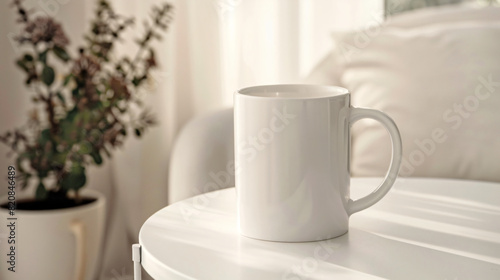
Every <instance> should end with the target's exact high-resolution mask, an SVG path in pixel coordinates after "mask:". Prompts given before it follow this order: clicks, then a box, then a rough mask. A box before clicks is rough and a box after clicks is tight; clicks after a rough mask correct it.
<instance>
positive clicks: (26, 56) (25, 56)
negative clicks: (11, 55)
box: [23, 54, 33, 61]
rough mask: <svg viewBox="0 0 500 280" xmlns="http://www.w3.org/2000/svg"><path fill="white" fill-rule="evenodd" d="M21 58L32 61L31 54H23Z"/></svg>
mask: <svg viewBox="0 0 500 280" xmlns="http://www.w3.org/2000/svg"><path fill="white" fill-rule="evenodd" d="M23 59H24V60H25V61H33V56H32V55H31V54H25V55H24V57H23Z"/></svg>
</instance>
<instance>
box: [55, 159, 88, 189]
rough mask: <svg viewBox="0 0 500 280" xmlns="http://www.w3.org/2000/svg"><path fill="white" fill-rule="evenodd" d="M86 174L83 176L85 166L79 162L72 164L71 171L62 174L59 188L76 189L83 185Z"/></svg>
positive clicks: (85, 180)
mask: <svg viewBox="0 0 500 280" xmlns="http://www.w3.org/2000/svg"><path fill="white" fill-rule="evenodd" d="M86 182H87V176H85V168H84V167H83V166H81V165H79V164H73V167H72V168H71V172H70V173H67V174H66V175H64V176H63V178H62V180H61V188H63V189H65V190H78V189H80V188H81V187H83V186H85V183H86Z"/></svg>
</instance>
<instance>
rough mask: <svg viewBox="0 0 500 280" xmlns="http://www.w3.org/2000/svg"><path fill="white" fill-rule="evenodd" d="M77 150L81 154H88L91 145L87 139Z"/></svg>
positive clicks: (90, 150)
mask: <svg viewBox="0 0 500 280" xmlns="http://www.w3.org/2000/svg"><path fill="white" fill-rule="evenodd" d="M79 152H80V154H82V155H86V154H90V153H91V152H92V145H91V144H90V143H89V142H87V141H84V142H82V143H81V144H80V150H79Z"/></svg>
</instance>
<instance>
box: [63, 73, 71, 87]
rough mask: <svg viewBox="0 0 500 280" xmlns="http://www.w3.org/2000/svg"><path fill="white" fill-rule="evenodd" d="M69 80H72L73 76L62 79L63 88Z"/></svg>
mask: <svg viewBox="0 0 500 280" xmlns="http://www.w3.org/2000/svg"><path fill="white" fill-rule="evenodd" d="M71 78H73V74H69V75H68V76H66V77H64V81H63V86H66V85H67V84H68V83H69V81H70V80H71Z"/></svg>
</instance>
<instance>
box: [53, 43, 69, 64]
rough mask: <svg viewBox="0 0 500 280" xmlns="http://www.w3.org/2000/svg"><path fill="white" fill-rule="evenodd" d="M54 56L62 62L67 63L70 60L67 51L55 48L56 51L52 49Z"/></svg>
mask: <svg viewBox="0 0 500 280" xmlns="http://www.w3.org/2000/svg"><path fill="white" fill-rule="evenodd" d="M52 51H53V52H54V54H55V55H56V56H57V57H59V58H60V59H61V60H62V61H64V62H66V61H68V60H69V59H70V57H69V55H68V53H67V52H66V50H65V49H63V48H61V47H58V46H55V47H54V49H52Z"/></svg>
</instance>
